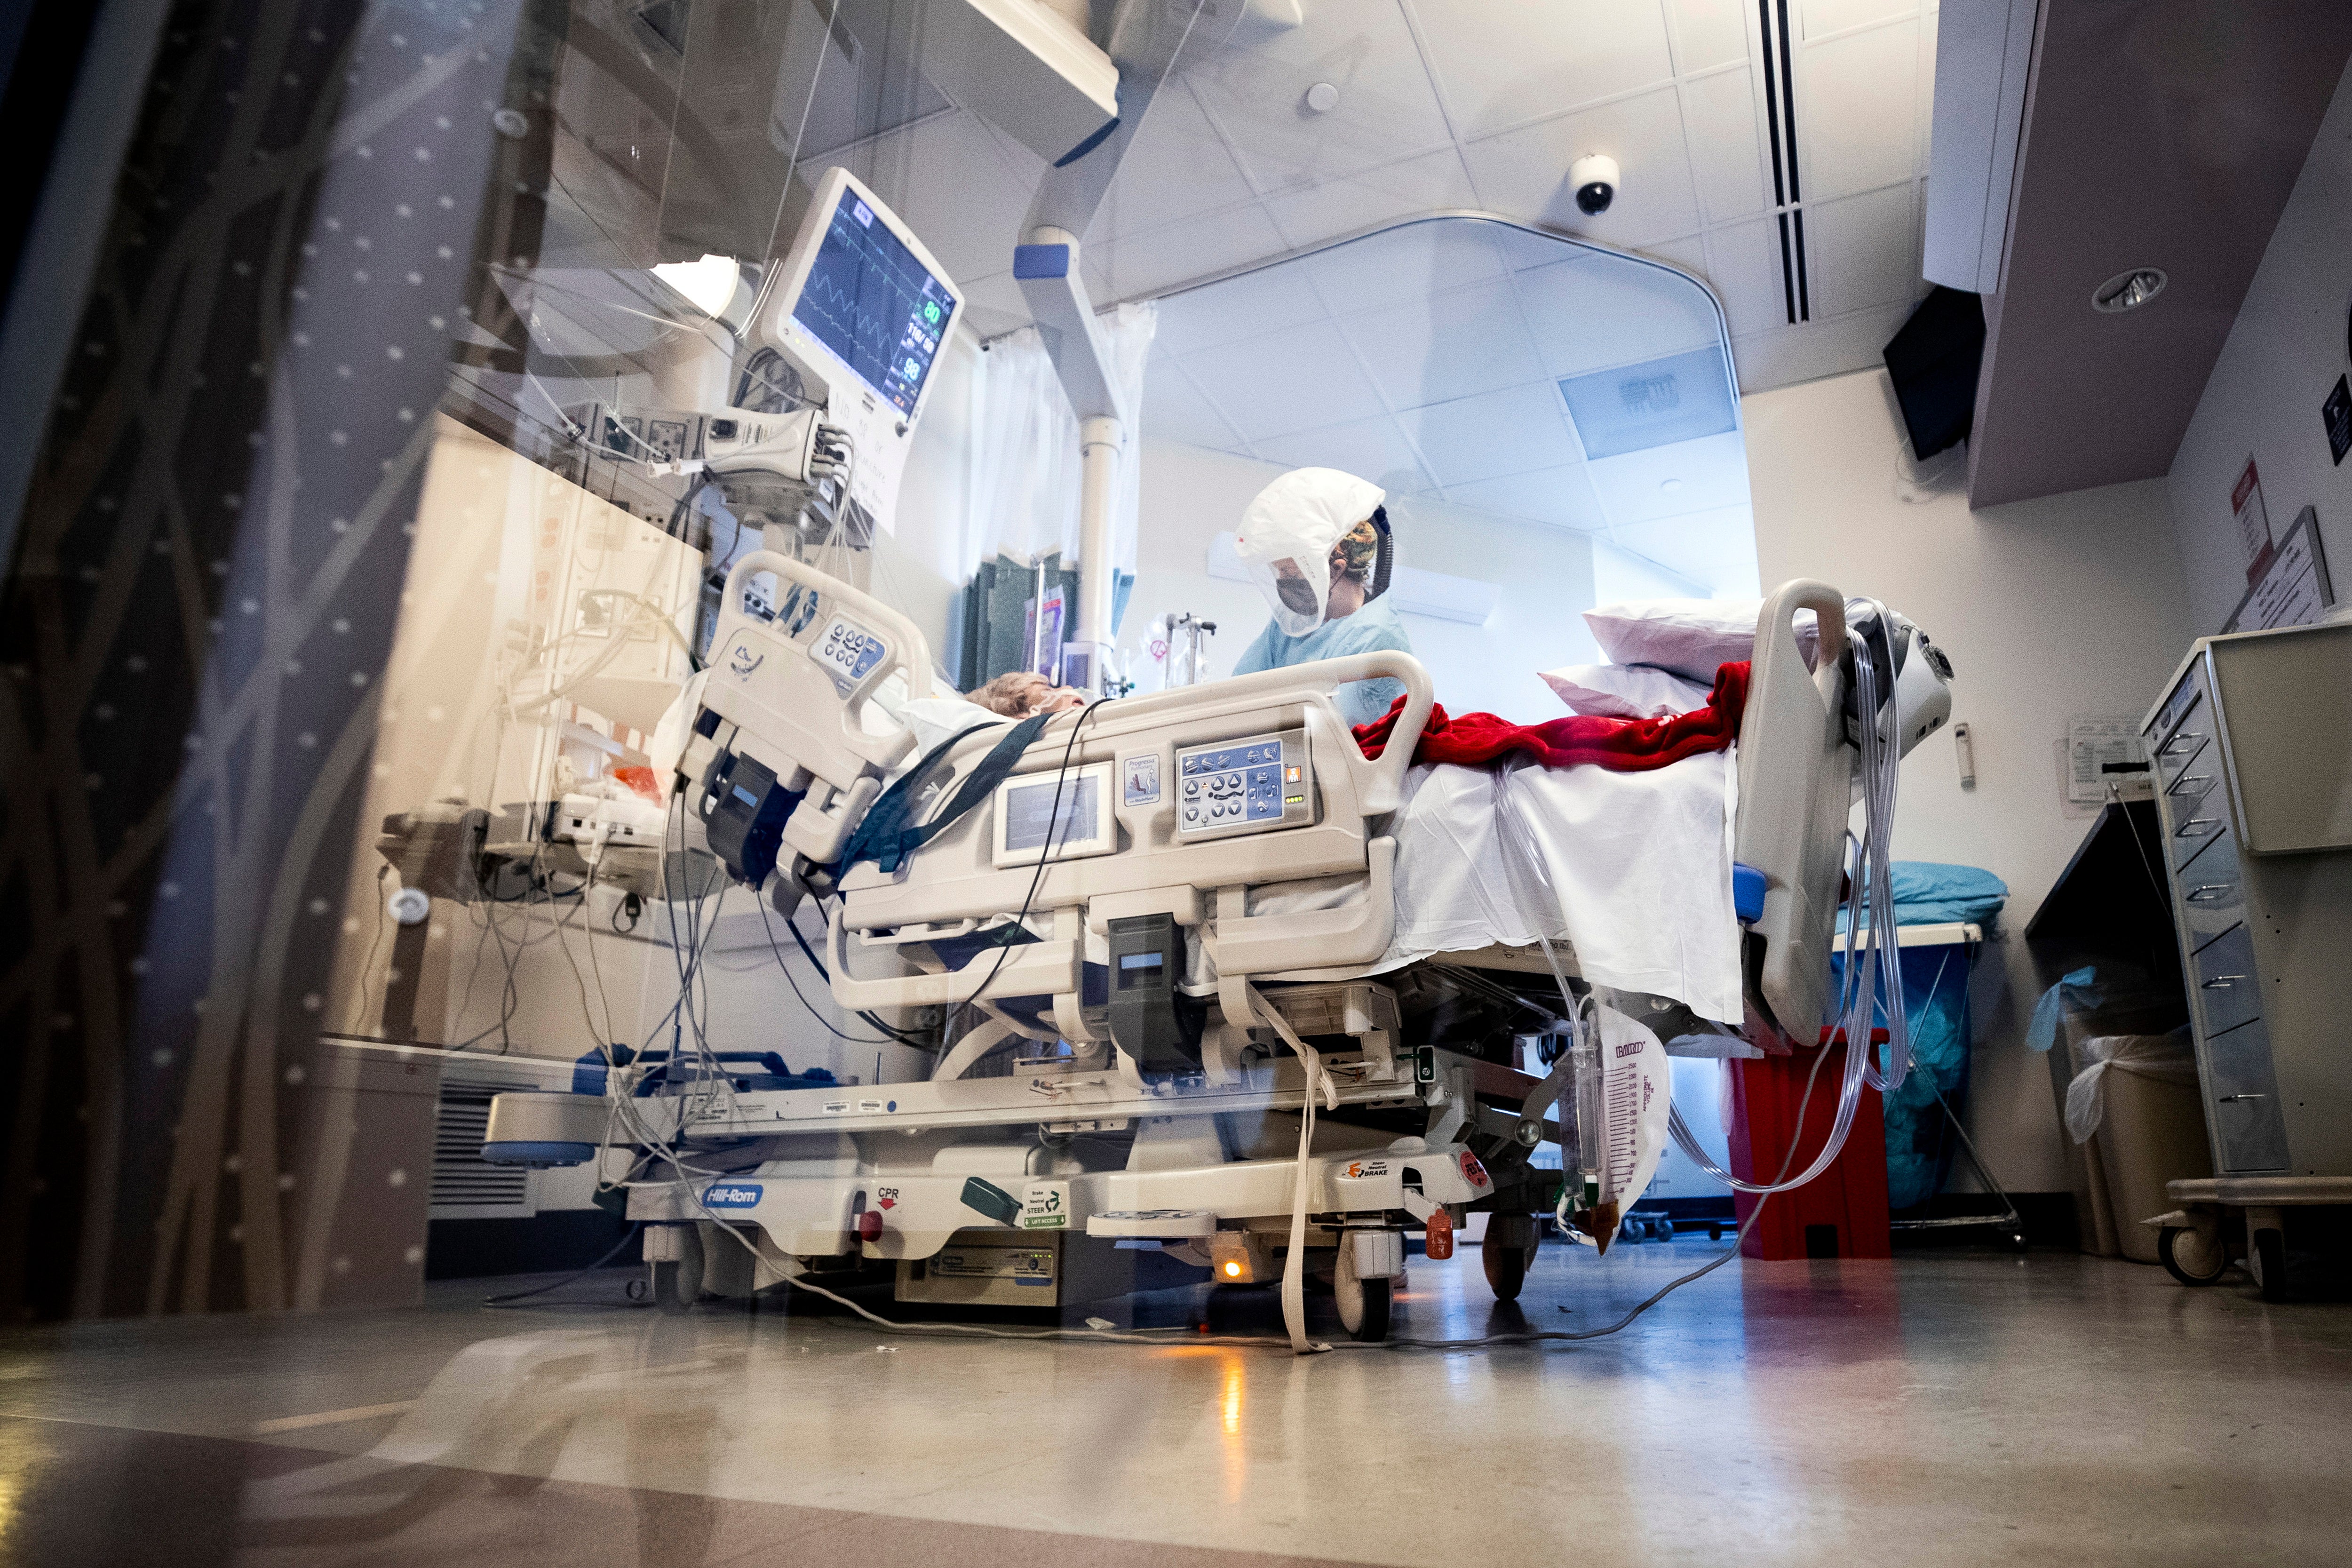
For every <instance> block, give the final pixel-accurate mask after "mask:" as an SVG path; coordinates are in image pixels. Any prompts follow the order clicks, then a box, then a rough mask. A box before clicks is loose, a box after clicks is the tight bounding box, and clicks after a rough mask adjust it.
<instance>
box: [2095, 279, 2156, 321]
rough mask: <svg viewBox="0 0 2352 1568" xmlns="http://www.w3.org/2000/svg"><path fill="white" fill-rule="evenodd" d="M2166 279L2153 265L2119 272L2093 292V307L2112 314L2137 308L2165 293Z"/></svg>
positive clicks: (2119, 313)
mask: <svg viewBox="0 0 2352 1568" xmlns="http://www.w3.org/2000/svg"><path fill="white" fill-rule="evenodd" d="M2166 281H2167V279H2166V278H2165V276H2164V274H2163V273H2162V272H2160V271H2158V269H2157V268H2153V267H2135V268H2132V269H2131V270H2130V271H2129V272H2119V273H2117V274H2116V276H2114V277H2113V278H2110V279H2107V280H2106V281H2105V283H2102V284H2100V285H2099V286H2098V288H2097V289H2095V290H2094V291H2093V292H2092V294H2091V309H2093V310H2099V311H2103V312H2105V314H2107V315H2110V316H2119V315H2121V314H2123V312H2125V311H2126V310H2137V309H2139V307H2141V306H2142V305H2145V304H2147V302H2148V301H2149V300H2153V299H2155V298H2156V297H2157V296H2158V294H2161V293H2163V292H2164V285H2165V283H2166Z"/></svg>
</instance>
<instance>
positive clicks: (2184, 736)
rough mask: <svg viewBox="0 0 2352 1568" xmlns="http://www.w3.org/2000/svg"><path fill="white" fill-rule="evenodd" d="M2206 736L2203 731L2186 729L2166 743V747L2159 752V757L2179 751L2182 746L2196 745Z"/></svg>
mask: <svg viewBox="0 0 2352 1568" xmlns="http://www.w3.org/2000/svg"><path fill="white" fill-rule="evenodd" d="M2204 738H2205V737H2204V736H2203V735H2202V734H2201V733H2199V732H2196V731H2188V730H2184V731H2181V732H2180V733H2179V734H2178V735H2175V736H2174V737H2172V739H2170V740H2169V741H2167V742H2165V743H2164V749H2163V750H2162V751H2160V752H2157V755H2158V756H2159V757H2168V756H2170V755H2172V753H2173V752H2177V751H2179V750H2180V749H2181V748H2182V747H2184V746H2191V745H2194V744H2196V743H2197V742H2200V741H2202V740H2203V739H2204Z"/></svg>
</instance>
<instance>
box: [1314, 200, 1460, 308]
mask: <svg viewBox="0 0 2352 1568" xmlns="http://www.w3.org/2000/svg"><path fill="white" fill-rule="evenodd" d="M1499 232H1503V231H1501V230H1499V229H1498V226H1496V225H1494V224H1486V223H1475V222H1469V223H1454V222H1438V223H1420V224H1412V225H1411V226H1406V227H1403V228H1397V229H1391V230H1389V231H1387V232H1385V233H1382V234H1375V235H1367V236H1365V237H1363V238H1361V239H1356V240H1350V241H1349V242H1348V243H1347V244H1345V245H1341V246H1336V247H1333V248H1331V249H1329V250H1326V251H1323V252H1322V253H1320V254H1319V255H1316V256H1311V257H1308V258H1307V259H1306V260H1305V261H1303V262H1302V263H1301V264H1300V265H1302V266H1303V267H1304V268H1306V269H1307V276H1308V277H1309V278H1311V279H1314V282H1315V288H1316V291H1317V292H1318V293H1319V294H1321V295H1322V296H1323V300H1324V303H1325V304H1327V305H1328V306H1329V307H1330V308H1331V310H1333V312H1334V313H1339V314H1344V313H1345V312H1347V311H1349V310H1366V309H1369V308H1370V307H1372V306H1376V305H1402V304H1408V303H1412V302H1415V301H1420V300H1427V299H1428V298H1429V297H1430V296H1431V295H1433V294H1436V293H1441V292H1444V290H1447V289H1460V288H1465V287H1466V286H1468V285H1470V284H1473V283H1484V282H1488V281H1491V280H1492V279H1496V278H1500V277H1501V276H1502V275H1503V264H1502V261H1501V259H1500V258H1499V257H1497V255H1496V250H1495V238H1496V235H1497V233H1499Z"/></svg>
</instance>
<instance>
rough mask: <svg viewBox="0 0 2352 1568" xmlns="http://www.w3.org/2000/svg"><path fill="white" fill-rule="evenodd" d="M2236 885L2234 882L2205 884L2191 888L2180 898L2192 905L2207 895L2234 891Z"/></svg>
mask: <svg viewBox="0 0 2352 1568" xmlns="http://www.w3.org/2000/svg"><path fill="white" fill-rule="evenodd" d="M2237 885H2238V884H2237V883H2235V882H2206V883H2203V884H2202V885H2200V886H2199V887H2195V888H2191V889H2189V891H2188V892H2187V893H2186V894H2184V895H2182V896H2183V897H2185V898H2186V899H2187V900H2189V902H2190V903H2192V904H2193V903H2196V902H2197V901H2199V900H2200V899H2202V898H2203V897H2204V896H2205V895H2206V894H2208V893H2214V894H2220V893H2226V892H2229V891H2231V890H2232V889H2235V888H2236V887H2237Z"/></svg>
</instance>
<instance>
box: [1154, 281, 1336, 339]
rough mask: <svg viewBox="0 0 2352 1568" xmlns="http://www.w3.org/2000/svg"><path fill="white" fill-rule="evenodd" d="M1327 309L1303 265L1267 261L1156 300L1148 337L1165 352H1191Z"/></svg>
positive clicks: (1305, 318)
mask: <svg viewBox="0 0 2352 1568" xmlns="http://www.w3.org/2000/svg"><path fill="white" fill-rule="evenodd" d="M1328 314H1329V312H1328V311H1327V310H1325V309H1324V308H1323V300H1322V299H1321V297H1320V296H1318V294H1317V293H1316V292H1315V288H1314V285H1312V284H1311V283H1309V282H1307V273H1306V270H1305V268H1302V267H1297V266H1287V265H1286V266H1280V267H1268V268H1262V269H1261V270H1259V271H1256V272H1244V273H1243V274H1242V275H1241V276H1240V277H1238V278H1229V279H1225V280H1224V281H1223V282H1222V283H1219V284H1217V285H1215V286H1214V287H1213V288H1209V289H1199V290H1196V291H1195V292H1193V293H1191V294H1179V295H1176V296H1174V297H1173V298H1171V299H1167V300H1161V301H1160V330H1159V332H1158V334H1157V336H1156V337H1155V338H1154V340H1153V342H1154V343H1155V344H1156V345H1157V346H1158V347H1159V348H1160V349H1163V350H1165V351H1166V352H1167V353H1171V354H1177V355H1182V354H1188V353H1192V351H1194V350H1195V349H1205V348H1211V347H1213V346H1214V345H1216V344H1218V343H1229V342H1234V341H1235V340H1236V339H1240V338H1253V337H1256V336H1259V335H1260V334H1262V333H1265V332H1272V331H1280V330H1282V329H1283V328H1285V327H1295V326H1297V325H1299V324H1301V323H1302V322H1306V321H1320V320H1321V319H1323V318H1324V317H1325V316H1327V315H1328Z"/></svg>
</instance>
